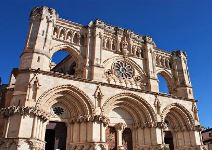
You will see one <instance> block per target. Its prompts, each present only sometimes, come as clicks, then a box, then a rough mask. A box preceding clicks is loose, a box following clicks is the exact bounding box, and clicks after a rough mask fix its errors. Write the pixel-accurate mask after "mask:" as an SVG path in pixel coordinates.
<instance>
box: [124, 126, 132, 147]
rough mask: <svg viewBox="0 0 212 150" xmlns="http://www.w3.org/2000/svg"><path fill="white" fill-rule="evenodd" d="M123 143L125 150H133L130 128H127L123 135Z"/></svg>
mask: <svg viewBox="0 0 212 150" xmlns="http://www.w3.org/2000/svg"><path fill="white" fill-rule="evenodd" d="M122 139H123V140H122V141H123V146H124V149H125V150H132V149H133V145H132V132H131V129H130V128H126V129H125V130H124V131H123V133H122Z"/></svg>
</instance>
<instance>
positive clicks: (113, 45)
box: [112, 41, 116, 50]
mask: <svg viewBox="0 0 212 150" xmlns="http://www.w3.org/2000/svg"><path fill="white" fill-rule="evenodd" d="M115 49H116V44H115V41H113V43H112V50H115Z"/></svg>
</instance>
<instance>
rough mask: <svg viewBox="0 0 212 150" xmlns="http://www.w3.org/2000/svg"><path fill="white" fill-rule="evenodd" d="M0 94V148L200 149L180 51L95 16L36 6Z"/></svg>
mask: <svg viewBox="0 0 212 150" xmlns="http://www.w3.org/2000/svg"><path fill="white" fill-rule="evenodd" d="M61 51H65V52H67V53H68V55H67V57H65V58H64V59H62V61H60V62H59V63H57V64H56V63H55V62H53V59H52V57H53V55H54V54H56V53H59V52H61ZM159 75H160V76H162V77H163V78H164V79H165V80H166V82H167V88H168V92H167V93H163V92H160V91H159V84H160V82H159V80H158V76H159ZM3 95H4V96H3V99H2V101H1V103H2V104H1V105H0V106H1V107H2V108H1V109H0V114H1V115H0V137H1V138H0V150H163V149H165V150H166V149H170V150H203V149H205V147H204V145H203V144H202V139H201V134H200V130H201V126H200V122H199V118H198V109H197V105H196V100H195V99H194V97H193V91H192V85H191V81H190V77H189V72H188V67H187V56H186V53H185V52H183V51H179V50H178V51H172V52H166V51H164V50H161V49H159V48H158V47H157V46H156V44H155V42H154V41H153V39H152V38H151V37H150V36H141V35H138V34H136V33H134V32H132V31H130V30H127V29H123V28H120V27H115V26H111V25H109V24H107V23H105V22H103V21H101V20H98V19H97V20H95V21H91V22H90V23H89V24H88V25H85V26H84V25H81V24H78V23H75V22H72V21H68V20H65V19H62V18H60V17H59V15H58V14H57V12H56V11H55V10H54V9H52V8H48V7H45V6H44V7H37V8H34V9H33V10H32V12H31V14H30V24H29V31H28V35H27V39H26V44H25V48H24V50H23V52H22V54H21V57H20V66H19V68H16V69H13V71H12V73H11V78H10V82H9V84H8V85H7V87H6V90H5V92H4V93H3Z"/></svg>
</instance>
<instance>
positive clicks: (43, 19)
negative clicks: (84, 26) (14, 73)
mask: <svg viewBox="0 0 212 150" xmlns="http://www.w3.org/2000/svg"><path fill="white" fill-rule="evenodd" d="M57 17H58V15H57V13H56V11H55V10H54V9H52V8H48V7H45V6H43V7H36V8H34V9H33V10H32V12H31V14H30V25H29V32H28V37H27V41H26V45H25V49H24V52H23V53H22V55H21V63H20V69H29V68H31V69H38V68H40V70H44V71H49V70H50V68H49V66H48V64H49V63H50V57H51V56H50V54H49V48H50V45H51V39H52V35H53V30H54V24H55V23H56V19H57Z"/></svg>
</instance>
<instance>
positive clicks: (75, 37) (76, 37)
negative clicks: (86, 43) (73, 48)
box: [73, 33, 79, 44]
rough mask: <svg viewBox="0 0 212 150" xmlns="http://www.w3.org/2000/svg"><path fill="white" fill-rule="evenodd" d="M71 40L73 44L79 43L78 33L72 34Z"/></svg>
mask: <svg viewBox="0 0 212 150" xmlns="http://www.w3.org/2000/svg"><path fill="white" fill-rule="evenodd" d="M73 42H74V43H75V44H79V35H78V34H77V33H75V34H74V39H73Z"/></svg>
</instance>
